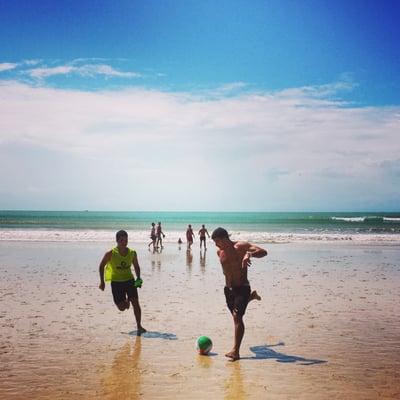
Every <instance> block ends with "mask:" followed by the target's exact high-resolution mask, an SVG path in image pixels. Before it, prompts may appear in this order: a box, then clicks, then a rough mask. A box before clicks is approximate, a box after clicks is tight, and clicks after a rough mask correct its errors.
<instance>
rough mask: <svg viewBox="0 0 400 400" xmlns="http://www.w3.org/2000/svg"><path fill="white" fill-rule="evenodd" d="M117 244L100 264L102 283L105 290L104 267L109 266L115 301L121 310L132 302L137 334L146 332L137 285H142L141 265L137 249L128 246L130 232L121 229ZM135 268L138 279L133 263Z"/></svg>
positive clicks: (108, 274)
mask: <svg viewBox="0 0 400 400" xmlns="http://www.w3.org/2000/svg"><path fill="white" fill-rule="evenodd" d="M116 240H117V246H116V247H114V248H113V249H112V250H110V251H108V252H107V253H106V254H105V255H104V257H103V259H102V260H101V262H100V265H99V274H100V285H99V288H100V289H101V290H104V287H105V279H104V268H105V267H106V266H107V271H106V280H110V281H111V291H112V294H113V297H114V303H115V305H116V306H117V307H118V309H119V310H120V311H124V310H127V309H128V308H129V303H132V306H133V312H134V314H135V319H136V324H137V335H138V336H140V335H141V334H142V333H144V332H146V329H144V328H143V326H142V324H141V317H142V311H141V309H140V304H139V296H138V291H137V287H142V283H143V281H142V279H140V266H139V262H138V259H137V256H136V251H135V250H132V249H130V248H129V247H128V234H127V233H126V232H125V231H123V230H121V231H118V232H117V234H116ZM132 264H133V267H134V269H135V274H136V278H137V279H136V280H135V278H134V276H133V274H132V270H131V265H132Z"/></svg>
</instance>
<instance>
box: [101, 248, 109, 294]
mask: <svg viewBox="0 0 400 400" xmlns="http://www.w3.org/2000/svg"><path fill="white" fill-rule="evenodd" d="M110 260H111V251H108V252H107V253H106V254H104V257H103V259H102V260H101V262H100V265H99V275H100V285H99V289H101V290H104V287H105V285H106V284H105V282H104V268H105V266H106V265H107V264H108V262H109V261H110Z"/></svg>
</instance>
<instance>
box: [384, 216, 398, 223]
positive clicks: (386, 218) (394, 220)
mask: <svg viewBox="0 0 400 400" xmlns="http://www.w3.org/2000/svg"><path fill="white" fill-rule="evenodd" d="M383 220H384V221H390V222H399V223H400V218H395V217H383Z"/></svg>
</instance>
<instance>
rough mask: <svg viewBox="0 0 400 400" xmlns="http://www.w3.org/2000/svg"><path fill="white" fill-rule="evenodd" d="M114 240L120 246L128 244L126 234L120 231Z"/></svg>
mask: <svg viewBox="0 0 400 400" xmlns="http://www.w3.org/2000/svg"><path fill="white" fill-rule="evenodd" d="M115 239H116V241H117V243H118V245H120V246H126V245H127V244H128V233H127V232H126V231H124V230H123V229H121V230H120V231H118V232H117V233H116V235H115Z"/></svg>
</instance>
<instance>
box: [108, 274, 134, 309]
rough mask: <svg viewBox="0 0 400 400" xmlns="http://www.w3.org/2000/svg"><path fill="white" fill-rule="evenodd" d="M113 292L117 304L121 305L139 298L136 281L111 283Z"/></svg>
mask: <svg viewBox="0 0 400 400" xmlns="http://www.w3.org/2000/svg"><path fill="white" fill-rule="evenodd" d="M111 291H112V295H113V297H114V303H115V304H120V303H122V302H124V301H126V299H129V300H131V299H137V298H138V292H137V289H136V287H135V280H134V279H131V280H129V281H124V282H111Z"/></svg>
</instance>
